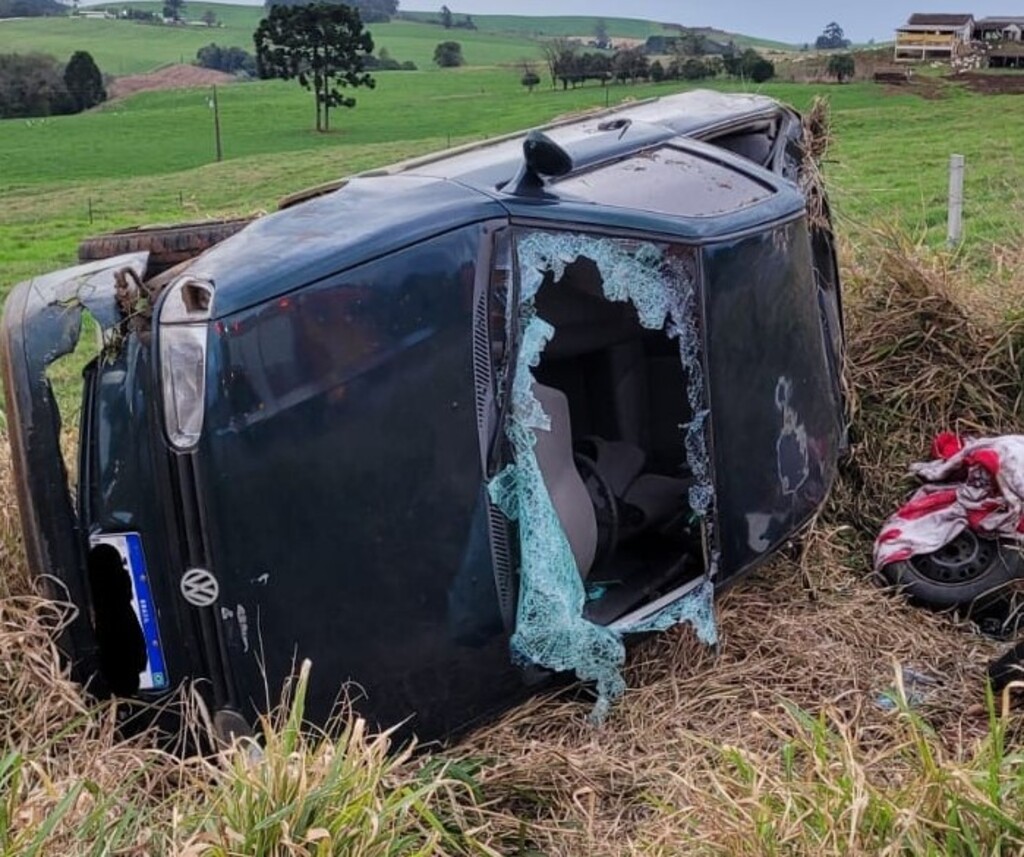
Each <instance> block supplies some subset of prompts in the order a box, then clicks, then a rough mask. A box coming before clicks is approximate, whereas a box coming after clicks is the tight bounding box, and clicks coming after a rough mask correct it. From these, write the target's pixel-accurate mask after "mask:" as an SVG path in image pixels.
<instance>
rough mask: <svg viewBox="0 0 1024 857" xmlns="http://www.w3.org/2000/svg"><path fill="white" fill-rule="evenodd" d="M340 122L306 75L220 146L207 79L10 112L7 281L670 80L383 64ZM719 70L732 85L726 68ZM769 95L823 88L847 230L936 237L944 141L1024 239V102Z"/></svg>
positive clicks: (261, 103)
mask: <svg viewBox="0 0 1024 857" xmlns="http://www.w3.org/2000/svg"><path fill="white" fill-rule="evenodd" d="M377 79H378V85H377V88H376V89H375V90H372V91H369V90H359V91H358V92H357V96H358V100H359V104H358V106H357V107H356V109H354V110H345V111H342V110H339V111H336V112H335V114H334V122H335V127H336V129H337V130H335V131H333V132H331V133H330V134H316V133H315V132H313V131H312V130H311V126H312V119H313V115H312V114H313V111H312V98H311V96H310V95H309V94H308V93H307V92H305V91H304V90H302V89H301V88H300V87H299V86H298V85H297V84H294V83H285V82H259V83H249V84H236V85H231V86H226V87H221V88H220V89H219V95H220V105H221V126H222V135H223V146H224V154H225V161H224V162H223V163H220V164H217V163H213V161H214V141H213V114H212V111H211V110H210V107H209V103H208V99H209V91H208V90H205V89H194V90H176V91H167V92H151V93H144V94H140V95H138V96H135V97H133V98H130V99H126V100H124V101H121V102H117V103H112V104H108V105H105V106H104V107H102V108H101V109H98V110H95V111H91V112H89V113H86V114H82V115H79V116H68V117H53V118H48V119H45V120H8V121H3V122H0V152H2V165H0V289H6V288H7V287H9V286H10V284H11V283H12V282H15V281H17V280H18V279H21V278H23V277H25V276H28V275H30V274H32V273H34V272H37V271H41V270H46V269H48V268H51V267H53V266H54V265H60V264H67V263H70V262H71V261H73V259H74V253H75V246H76V244H77V242H78V240H79V239H81V238H82V237H84V236H86V235H88V234H91V233H95V232H99V231H103V230H106V229H111V228H116V227H119V226H125V225H131V224H137V223H145V222H154V221H173V220H180V219H194V218H197V217H207V216H214V215H220V214H228V213H238V212H244V211H250V210H257V209H270V208H272V207H273V206H274V204H275V202H276V200H277V198H278V197H279V196H281V195H282V194H284V193H287V192H289V191H291V190H295V189H297V188H300V187H302V186H306V185H309V184H314V183H317V182H321V181H325V180H328V179H332V178H336V177H338V176H342V175H346V174H349V173H353V172H357V171H359V170H363V169H367V168H370V167H373V166H379V165H383V164H386V163H389V162H393V161H395V160H398V159H400V158H403V157H407V156H411V155H415V154H419V153H423V152H427V151H431V150H435V149H438V148H443V147H444V146H446V145H447V144H448V143H449V142H451V143H452V144H456V143H459V142H464V141H468V140H479V139H483V138H485V137H489V136H493V135H495V134H500V133H504V132H508V131H512V130H516V129H518V128H522V127H527V126H531V125H537V124H541V123H543V122H545V121H548V120H550V119H552V118H554V117H557V116H560V115H563V114H567V113H571V112H574V111H577V110H580V109H584V108H588V107H598V106H604V104H605V103H606V101H607V102H608V103H611V104H615V103H618V102H619V101H621V100H624V99H639V98H644V97H650V96H655V95H661V94H668V93H670V92H673V91H676V90H678V89H679V86H678V85H662V86H653V85H644V86H635V87H631V86H611V87H608V88H607V89H603V88H601V87H600V86H587V87H581V88H579V89H576V90H569V91H568V92H562V91H561V90H552V89H550V88H549V87H548V86H541V87H539V88H538V89H537V90H535V91H534V92H533V93H532V94H530V93H527V92H526V91H525V90H524V89H523V88H522V87H521V86H520V84H519V82H518V75H517V74H516V73H515V72H514V71H512V70H496V69H462V70H454V71H427V72H415V73H402V72H389V73H382V74H379V75H378V76H377ZM716 86H719V87H721V88H728V86H729V85H728V84H726V83H724V82H721V83H717V84H716ZM761 91H763V92H765V93H766V94H768V95H772V96H775V97H778V98H780V99H782V100H785V101H788V102H791V103H793V104H794V105H796V106H797V107H798V108H806V107H807V106H808V105H809V104H810V102H811V100H812V99H813V98H814V97H815V96H817V95H820V94H825V95H827V96H829V97H830V98H831V102H832V106H833V117H834V126H835V127H834V133H835V140H834V144H833V146H832V149H831V151H830V153H829V159H828V163H827V164H826V172H827V178H828V182H829V185H830V187H831V190H832V198H833V203H834V207H835V210H836V214H837V219H838V222H839V225H840V229H841V230H843V231H844V232H846V233H847V234H848V235H855V234H856V233H857V232H858V231H859V230H861V229H865V228H869V227H872V226H876V225H886V226H888V225H891V224H899V225H901V226H903V227H904V228H906V229H908V230H909V231H910V232H911V233H912V234H915V235H919V236H920V237H922V238H923V239H925V240H927V241H929V242H931V243H933V244H936V245H938V244H940V243H941V242H942V240H943V238H944V235H945V200H946V176H947V164H948V158H949V155H950V154H951V153H953V152H958V153H962V154H964V155H965V156H966V157H967V165H968V167H967V178H966V206H965V217H966V247H967V249H968V251H970V250H971V249H972V248H977V249H979V250H987V247H988V245H989V244H992V243H1001V244H1007V243H1011V242H1013V241H1017V240H1019V238H1020V234H1021V228H1020V223H1019V216H1018V214H1019V210H1020V206H1019V201H1020V200H1019V191H1018V187H1019V184H1020V176H1021V171H1022V168H1024V111H1022V110H1021V109H1020V108H1021V105H1022V104H1024V101H1022V100H1021V99H1020V98H1019V97H1016V96H994V97H993V96H988V97H986V96H979V95H973V94H970V93H968V92H966V91H964V90H961V89H959V88H957V87H950V88H949V89H948V94H947V97H945V98H942V99H939V100H924V99H921V98H919V97H917V96H915V95H912V94H900V95H890V94H888V93H887V92H886V91H884V90H883V89H881V88H879V87H876V86H874V85H873V84H856V85H848V86H837V85H825V86H821V85H819V86H810V85H801V84H773V85H767V86H765V87H763V88H762V90H761Z"/></svg>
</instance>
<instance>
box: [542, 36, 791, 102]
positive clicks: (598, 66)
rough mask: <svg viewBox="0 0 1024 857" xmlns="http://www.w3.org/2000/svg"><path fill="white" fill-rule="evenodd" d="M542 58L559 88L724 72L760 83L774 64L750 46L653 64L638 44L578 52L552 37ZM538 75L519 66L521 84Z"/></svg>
mask: <svg viewBox="0 0 1024 857" xmlns="http://www.w3.org/2000/svg"><path fill="white" fill-rule="evenodd" d="M543 52H544V61H545V63H546V65H547V69H548V74H549V75H550V77H551V86H552V87H555V86H557V85H558V83H559V82H560V83H561V84H562V88H563V89H569V88H570V87H576V86H579V85H582V84H585V83H586V82H587V81H590V80H594V81H598V82H599V83H601V84H602V85H604V84H606V83H609V82H610V81H613V80H616V81H619V82H620V83H626V82H629V83H636V82H637V81H638V80H654V81H656V82H658V81H662V80H702V79H705V78H709V77H716V76H718V75H719V74H723V73H724V74H728V75H731V76H732V77H741V78H746V79H749V80H753V81H754V82H756V83H762V82H764V81H766V80H771V78H773V77H774V76H775V64H774V63H772V62H771V60H768V59H766V58H765V57H763V56H762V55H761V54H759V53H758V52H757V51H755V50H753V49H748V50H746V51H743V52H742V53H739V52H737V53H734V54H729V55H726V56H724V57H697V56H693V55H688V54H680V55H676V56H675V57H673V58H672V59H671V60H670V61H669V62H668V65H667V66H666V65H664V64H663V63H662V62H661V61H660V60H655V61H654V62H653V63H652V62H651V61H650V59H649V58H648V56H647V52H646V51H645V49H644V48H643V47H642V46H637V47H632V48H625V49H622V50H619V51H616V52H615V53H614V54H607V53H595V52H581V51H580V49H579V44H578V43H577V42H573V41H570V40H568V39H552V40H550V41H549V42H545V44H544V46H543ZM539 83H540V78H539V76H538V75H537V73H536V71H535V69H534V68H533V67H532V65H531V64H529V63H525V64H524V66H523V76H522V84H523V86H526V87H528V88H530V89H531V90H532V89H533V87H534V86H536V85H537V84H539Z"/></svg>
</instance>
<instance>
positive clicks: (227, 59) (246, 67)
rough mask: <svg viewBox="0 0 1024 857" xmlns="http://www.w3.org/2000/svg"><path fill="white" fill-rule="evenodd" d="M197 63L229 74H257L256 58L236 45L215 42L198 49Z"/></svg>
mask: <svg viewBox="0 0 1024 857" xmlns="http://www.w3.org/2000/svg"><path fill="white" fill-rule="evenodd" d="M196 65H198V66H201V67H202V68H212V69H216V70H217V71H226V72H227V73H228V74H235V73H236V72H244V73H245V74H251V75H255V74H256V59H255V58H254V57H253V55H252V54H250V53H249V52H248V51H244V50H242V49H241V48H235V47H230V48H228V47H221V46H220V45H218V44H214V43H210V44H208V45H207V46H206V47H204V48H200V49H199V50H198V51H196Z"/></svg>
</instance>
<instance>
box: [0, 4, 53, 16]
mask: <svg viewBox="0 0 1024 857" xmlns="http://www.w3.org/2000/svg"><path fill="white" fill-rule="evenodd" d="M67 13H68V7H67V6H65V5H64V4H63V3H58V2H57V0H0V18H41V17H49V16H56V15H66V14H67Z"/></svg>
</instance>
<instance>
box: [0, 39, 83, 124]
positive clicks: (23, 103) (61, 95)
mask: <svg viewBox="0 0 1024 857" xmlns="http://www.w3.org/2000/svg"><path fill="white" fill-rule="evenodd" d="M74 112H75V104H74V101H73V100H72V98H71V96H70V95H69V94H68V89H67V85H66V84H65V83H64V65H63V64H62V63H61V62H59V61H58V60H56V59H54V58H53V57H51V56H49V55H48V54H40V53H32V54H0V119H18V118H24V117H30V116H54V115H58V114H63V113H74Z"/></svg>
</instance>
